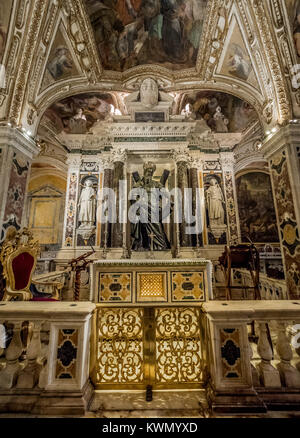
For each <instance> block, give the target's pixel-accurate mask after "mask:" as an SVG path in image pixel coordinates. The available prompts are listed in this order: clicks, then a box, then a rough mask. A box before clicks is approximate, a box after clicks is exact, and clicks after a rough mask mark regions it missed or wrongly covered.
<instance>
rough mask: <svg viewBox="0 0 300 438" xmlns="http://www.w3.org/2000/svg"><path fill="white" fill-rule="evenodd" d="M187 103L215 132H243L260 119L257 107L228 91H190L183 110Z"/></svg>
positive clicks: (197, 116)
mask: <svg viewBox="0 0 300 438" xmlns="http://www.w3.org/2000/svg"><path fill="white" fill-rule="evenodd" d="M187 105H190V106H191V111H192V112H193V113H194V117H195V118H196V119H197V120H201V119H204V120H205V121H206V123H207V125H208V126H209V127H210V128H211V130H212V131H213V132H216V133H227V132H229V133H234V132H242V131H244V130H245V129H246V128H247V127H249V126H250V125H252V124H253V123H254V122H255V121H257V120H258V116H257V113H256V111H255V109H254V108H253V107H252V106H251V105H250V104H248V103H247V102H245V101H243V100H241V99H239V98H238V97H235V96H232V95H230V94H226V93H220V92H215V91H199V92H193V93H188V94H186V95H185V96H184V98H183V100H182V105H181V110H184V109H185V108H186V106H187Z"/></svg>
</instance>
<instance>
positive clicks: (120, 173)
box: [111, 148, 127, 248]
mask: <svg viewBox="0 0 300 438" xmlns="http://www.w3.org/2000/svg"><path fill="white" fill-rule="evenodd" d="M126 160H127V152H126V151H125V150H124V149H121V148H117V149H115V150H113V151H112V161H113V163H114V173H113V190H114V192H115V194H116V211H117V222H116V223H115V224H112V230H111V247H112V248H123V247H124V244H125V246H126V236H124V233H126V229H125V227H124V225H126V224H123V223H120V219H121V218H120V217H119V216H120V211H119V202H120V186H119V182H120V181H124V180H125V179H126V176H125V175H126Z"/></svg>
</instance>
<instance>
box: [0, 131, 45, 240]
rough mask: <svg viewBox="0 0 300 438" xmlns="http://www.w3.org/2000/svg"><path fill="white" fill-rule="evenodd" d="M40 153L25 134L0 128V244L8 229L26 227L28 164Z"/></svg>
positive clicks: (29, 166)
mask: <svg viewBox="0 0 300 438" xmlns="http://www.w3.org/2000/svg"><path fill="white" fill-rule="evenodd" d="M39 151H40V149H39V147H38V146H37V144H36V142H35V141H34V140H33V139H32V138H31V137H30V136H29V135H27V134H26V133H25V132H22V131H21V130H19V129H17V128H12V127H9V126H0V187H1V190H0V241H2V240H3V239H4V238H5V234H6V230H7V229H8V227H9V226H14V227H15V228H17V229H20V228H22V226H25V225H27V224H26V223H25V221H26V211H25V210H26V209H25V203H26V192H27V186H28V181H29V175H30V168H31V162H32V160H33V159H34V157H35V156H37V155H38V153H39Z"/></svg>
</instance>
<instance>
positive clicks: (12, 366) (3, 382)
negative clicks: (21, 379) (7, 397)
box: [0, 321, 23, 389]
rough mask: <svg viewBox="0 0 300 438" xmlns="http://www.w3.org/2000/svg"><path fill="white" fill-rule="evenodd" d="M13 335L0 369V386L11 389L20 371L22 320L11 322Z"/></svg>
mask: <svg viewBox="0 0 300 438" xmlns="http://www.w3.org/2000/svg"><path fill="white" fill-rule="evenodd" d="M12 323H13V325H14V328H13V337H12V340H11V342H10V344H9V346H8V348H6V350H5V359H6V366H5V368H3V369H2V370H1V371H0V388H3V389H11V388H12V387H13V386H14V385H15V383H16V380H17V377H18V373H19V371H20V364H19V357H20V356H21V354H22V351H23V345H22V340H21V326H22V321H15V322H13V321H12Z"/></svg>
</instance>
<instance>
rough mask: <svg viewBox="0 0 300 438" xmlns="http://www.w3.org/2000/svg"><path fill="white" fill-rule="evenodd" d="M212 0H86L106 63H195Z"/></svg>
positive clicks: (121, 67) (118, 66) (119, 67)
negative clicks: (208, 7) (210, 0)
mask: <svg viewBox="0 0 300 438" xmlns="http://www.w3.org/2000/svg"><path fill="white" fill-rule="evenodd" d="M207 3H208V1H207V0H85V4H86V10H87V13H88V15H89V17H90V21H91V25H92V28H93V30H94V36H95V41H96V45H97V49H98V53H99V57H100V60H101V63H102V65H103V67H104V69H106V70H114V71H120V72H122V71H126V70H128V69H130V68H133V67H136V66H138V65H145V64H157V65H160V66H163V67H165V68H168V69H170V70H179V69H187V68H192V67H195V64H196V59H197V54H198V50H199V45H200V40H201V35H202V29H203V25H204V22H205V16H206V9H207Z"/></svg>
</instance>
